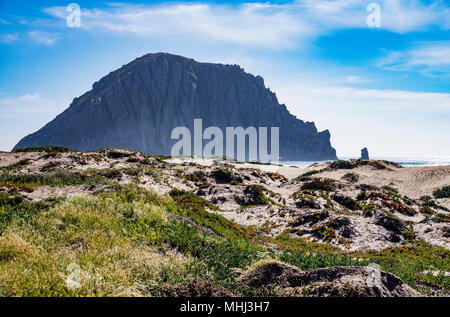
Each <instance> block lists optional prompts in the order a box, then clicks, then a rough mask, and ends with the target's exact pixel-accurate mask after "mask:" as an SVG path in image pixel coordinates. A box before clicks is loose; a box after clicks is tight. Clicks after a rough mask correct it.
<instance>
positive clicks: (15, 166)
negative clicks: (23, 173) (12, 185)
mask: <svg viewBox="0 0 450 317" xmlns="http://www.w3.org/2000/svg"><path fill="white" fill-rule="evenodd" d="M29 162H30V160H29V159H24V160H20V161H18V162H16V163H13V164H10V165H8V166H3V167H0V171H5V172H12V171H15V170H18V169H20V168H21V167H23V166H27V165H28V164H29Z"/></svg>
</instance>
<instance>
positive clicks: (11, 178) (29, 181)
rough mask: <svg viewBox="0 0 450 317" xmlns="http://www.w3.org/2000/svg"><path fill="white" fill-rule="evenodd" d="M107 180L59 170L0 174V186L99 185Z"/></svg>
mask: <svg viewBox="0 0 450 317" xmlns="http://www.w3.org/2000/svg"><path fill="white" fill-rule="evenodd" d="M107 183H108V182H107V180H106V179H104V178H101V177H98V176H90V175H86V174H82V173H77V172H75V173H72V172H68V171H63V170H62V171H57V172H51V173H36V174H6V175H0V186H8V187H11V186H27V187H31V188H33V187H38V186H43V185H48V186H68V185H89V186H92V185H98V184H107Z"/></svg>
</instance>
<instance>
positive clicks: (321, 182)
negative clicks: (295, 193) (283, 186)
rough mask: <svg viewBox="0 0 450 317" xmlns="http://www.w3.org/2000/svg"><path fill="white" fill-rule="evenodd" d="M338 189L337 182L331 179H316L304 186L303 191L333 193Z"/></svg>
mask: <svg viewBox="0 0 450 317" xmlns="http://www.w3.org/2000/svg"><path fill="white" fill-rule="evenodd" d="M337 187H338V184H337V182H336V181H335V180H334V179H331V178H316V179H313V180H311V181H309V182H306V183H304V184H303V185H302V187H301V189H302V190H324V191H332V190H334V189H336V188H337Z"/></svg>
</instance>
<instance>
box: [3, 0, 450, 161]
mask: <svg viewBox="0 0 450 317" xmlns="http://www.w3.org/2000/svg"><path fill="white" fill-rule="evenodd" d="M70 2H71V1H48V0H44V1H32V0H29V1H24V0H16V1H8V0H0V55H1V59H0V150H4V151H9V150H10V149H11V148H12V147H13V146H14V145H15V144H16V143H17V142H18V141H19V140H20V138H22V137H23V136H25V135H27V134H29V133H31V132H34V131H36V130H37V129H39V128H40V127H42V126H43V125H44V124H45V123H47V122H48V121H50V120H52V119H53V118H54V117H55V116H56V115H57V114H58V113H60V112H61V111H63V110H64V109H65V108H67V107H68V106H69V104H70V102H71V101H72V100H73V98H75V97H78V96H80V95H81V94H83V93H84V92H86V91H87V90H89V89H91V87H92V84H93V83H94V82H95V81H97V80H99V79H100V78H101V77H103V76H104V75H106V74H108V73H109V72H110V71H113V70H115V69H117V68H118V67H120V66H122V65H123V64H126V63H128V62H130V61H131V60H133V59H135V58H137V57H139V56H142V55H144V54H146V53H152V52H161V51H162V52H170V53H174V54H179V55H183V56H186V57H191V58H194V59H196V60H199V61H207V62H220V63H228V64H239V65H241V66H242V67H243V68H244V69H245V70H246V71H248V72H250V73H253V74H255V75H261V76H263V77H264V79H265V83H266V85H267V86H268V87H269V88H270V89H271V90H272V91H274V92H275V93H276V94H277V96H278V98H279V101H280V102H281V103H285V104H286V105H287V107H288V109H289V110H290V111H291V113H293V114H295V115H296V116H297V117H299V118H301V119H303V120H306V121H314V122H315V123H316V126H317V127H318V129H320V130H323V129H329V130H330V132H331V135H332V144H333V146H334V147H335V148H336V149H337V152H338V156H339V155H341V156H347V155H351V156H357V155H359V150H360V149H361V148H362V147H364V146H367V147H368V148H369V151H370V153H371V154H372V155H375V156H411V157H412V156H450V128H449V126H450V1H419V0H383V1H364V0H314V1H310V0H298V1H245V2H241V1H190V2H182V1H132V2H131V1H130V2H111V1H77V2H76V3H78V4H79V5H80V7H81V27H80V28H69V27H68V26H67V23H66V17H67V15H68V12H67V10H66V7H67V5H68V4H69V3H70ZM372 2H374V3H376V4H378V5H379V7H380V9H381V11H380V22H381V27H369V26H368V25H367V22H366V21H367V17H368V16H369V15H370V12H367V11H366V8H367V5H368V4H369V3H372Z"/></svg>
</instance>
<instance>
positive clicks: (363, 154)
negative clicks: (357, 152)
mask: <svg viewBox="0 0 450 317" xmlns="http://www.w3.org/2000/svg"><path fill="white" fill-rule="evenodd" d="M361 160H364V161H367V160H369V150H367V148H366V147H365V148H364V149H362V150H361Z"/></svg>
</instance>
